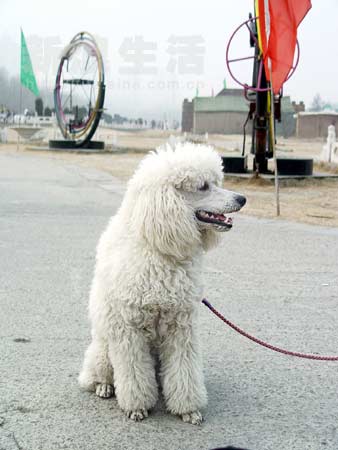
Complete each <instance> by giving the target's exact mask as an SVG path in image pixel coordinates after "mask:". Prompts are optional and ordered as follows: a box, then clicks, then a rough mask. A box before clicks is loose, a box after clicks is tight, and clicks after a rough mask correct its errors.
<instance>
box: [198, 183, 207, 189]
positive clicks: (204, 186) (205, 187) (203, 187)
mask: <svg viewBox="0 0 338 450" xmlns="http://www.w3.org/2000/svg"><path fill="white" fill-rule="evenodd" d="M208 189H209V183H207V182H205V183H204V184H203V185H202V186H201V187H199V188H198V190H199V191H207V190H208Z"/></svg>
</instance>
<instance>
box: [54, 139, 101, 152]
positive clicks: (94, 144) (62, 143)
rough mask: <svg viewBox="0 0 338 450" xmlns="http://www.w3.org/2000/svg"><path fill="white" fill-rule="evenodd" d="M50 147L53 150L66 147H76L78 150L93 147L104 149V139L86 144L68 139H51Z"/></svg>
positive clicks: (93, 148) (94, 148)
mask: <svg viewBox="0 0 338 450" xmlns="http://www.w3.org/2000/svg"><path fill="white" fill-rule="evenodd" d="M49 148H51V149H53V150H65V149H67V150H68V149H75V150H77V151H79V150H82V149H92V150H104V142H103V141H89V142H88V143H87V144H86V145H85V146H83V147H82V146H79V144H78V143H77V142H76V141H66V140H56V141H55V140H51V141H49Z"/></svg>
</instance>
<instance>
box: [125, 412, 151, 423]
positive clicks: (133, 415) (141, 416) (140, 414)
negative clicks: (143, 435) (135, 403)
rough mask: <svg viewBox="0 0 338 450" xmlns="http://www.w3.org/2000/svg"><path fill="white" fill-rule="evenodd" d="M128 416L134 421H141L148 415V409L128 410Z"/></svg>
mask: <svg viewBox="0 0 338 450" xmlns="http://www.w3.org/2000/svg"><path fill="white" fill-rule="evenodd" d="M127 417H128V418H129V419H131V420H134V422H141V420H143V419H145V418H146V417H148V411H147V410H146V409H136V410H135V411H127Z"/></svg>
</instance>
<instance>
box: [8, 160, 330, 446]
mask: <svg viewBox="0 0 338 450" xmlns="http://www.w3.org/2000/svg"><path fill="white" fill-rule="evenodd" d="M122 191H123V187H121V186H120V185H119V183H117V182H116V181H115V180H113V179H112V178H111V177H110V176H108V175H106V174H104V173H101V172H97V171H95V170H91V169H84V168H80V167H77V166H75V165H70V164H67V163H66V162H62V161H56V160H52V159H48V158H41V157H38V156H35V155H30V154H22V153H20V154H19V153H18V154H15V153H12V154H6V153H4V152H2V153H0V211H1V213H0V248H1V258H0V277H1V279H0V311H1V314H0V449H5V450H18V449H21V450H59V449H69V450H80V449H81V450H105V449H127V450H128V449H141V450H142V449H144V450H155V449H157V450H162V449H166V450H167V449H173V450H176V449H177V450H199V449H200V450H206V449H210V448H213V447H218V446H225V445H230V444H232V445H236V446H244V447H247V448H249V449H251V450H292V449H295V450H321V449H330V450H331V449H332V450H333V449H334V450H337V448H338V434H337V427H338V406H337V403H338V392H337V391H338V389H337V387H338V363H323V362H308V361H304V360H296V359H290V358H288V357H284V356H281V355H278V354H274V353H272V352H270V351H268V350H264V349H261V348H259V347H257V346H256V345H255V344H253V343H251V342H249V341H246V340H245V339H244V338H242V337H240V336H239V335H237V334H235V333H234V332H233V331H231V330H230V329H228V328H226V327H225V325H223V324H222V322H220V321H219V320H218V319H216V318H215V317H213V316H212V315H211V314H210V312H209V311H208V310H207V309H206V308H205V307H204V306H202V305H201V312H202V327H201V338H202V341H203V348H204V355H205V372H206V383H207V388H208V392H209V406H208V408H207V411H206V414H205V418H206V421H205V423H204V424H203V426H201V427H200V428H198V427H194V426H191V425H188V424H184V423H183V422H181V421H180V420H179V419H177V418H175V417H172V416H170V415H167V414H166V413H165V411H164V408H163V405H162V404H159V405H158V407H157V408H156V409H155V411H154V412H153V413H152V414H151V416H150V417H149V418H148V419H147V420H146V421H144V422H143V423H136V424H135V423H132V422H130V421H129V420H127V419H126V418H125V417H124V416H123V414H122V413H121V411H120V410H119V409H118V407H117V404H116V400H115V399H113V400H106V401H104V400H101V399H98V398H96V397H95V396H94V395H90V394H88V393H83V392H81V391H80V390H79V388H78V386H77V382H76V378H77V374H78V371H79V367H80V365H81V362H82V357H83V351H84V349H85V347H86V345H87V343H88V341H89V325H88V323H87V319H86V304H87V296H88V288H89V283H90V279H91V276H92V270H93V265H94V249H95V245H96V242H97V239H98V237H99V235H100V233H101V231H102V230H103V228H104V226H105V224H106V222H107V220H108V218H109V216H110V215H111V214H112V213H113V212H114V211H115V210H116V208H117V206H118V204H119V202H120V199H121V192H122ZM299 206H300V207H301V205H299ZM235 225H236V226H235V227H234V229H233V230H232V231H231V233H229V234H227V235H226V236H225V237H224V239H223V244H222V246H221V247H219V248H218V249H217V250H215V251H213V252H212V253H211V254H209V256H208V257H207V260H206V273H205V283H206V293H207V296H208V298H209V299H210V301H212V303H213V304H214V305H215V306H217V307H218V308H219V309H220V310H222V311H223V312H224V313H225V315H226V316H227V317H228V318H230V319H233V320H234V321H235V322H236V323H237V324H239V325H241V326H242V327H243V328H245V329H247V330H248V331H250V332H252V333H255V334H257V335H259V336H260V337H261V338H263V339H266V340H268V341H272V342H273V343H275V344H277V345H280V346H283V347H288V348H291V349H294V350H298V351H308V352H318V353H324V354H325V353H326V354H332V353H333V354H334V353H338V333H337V328H338V291H337V287H338V267H337V266H338V257H337V256H338V230H337V229H326V228H318V227H310V226H305V225H297V224H292V223H287V222H283V221H274V220H257V219H253V218H249V217H245V216H240V217H238V218H237V220H236V223H235Z"/></svg>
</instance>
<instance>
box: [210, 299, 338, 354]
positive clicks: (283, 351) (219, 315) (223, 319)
mask: <svg viewBox="0 0 338 450" xmlns="http://www.w3.org/2000/svg"><path fill="white" fill-rule="evenodd" d="M202 303H203V304H204V305H205V306H207V307H208V308H209V309H210V311H212V312H213V313H214V314H215V316H217V317H219V318H220V319H221V320H222V321H223V322H224V323H226V324H227V325H229V327H231V328H232V329H233V330H235V331H237V333H239V334H241V335H242V336H244V337H246V338H248V339H250V340H251V341H253V342H256V344H259V345H261V346H262V347H265V348H269V349H270V350H273V351H275V352H279V353H283V354H284V355H288V356H296V357H297V358H304V359H314V360H316V361H338V356H320V355H308V354H306V353H299V352H291V351H289V350H284V349H283V348H279V347H276V346H274V345H271V344H268V343H267V342H264V341H262V340H261V339H258V338H256V337H254V336H251V335H250V334H249V333H247V332H246V331H244V330H242V329H241V328H239V327H238V326H237V325H235V324H233V323H232V322H230V320H228V319H226V318H225V317H224V316H223V315H222V314H221V313H220V312H218V311H217V309H215V308H214V307H213V306H212V305H211V304H210V303H209V302H208V300H207V299H205V298H204V299H203V300H202Z"/></svg>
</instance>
